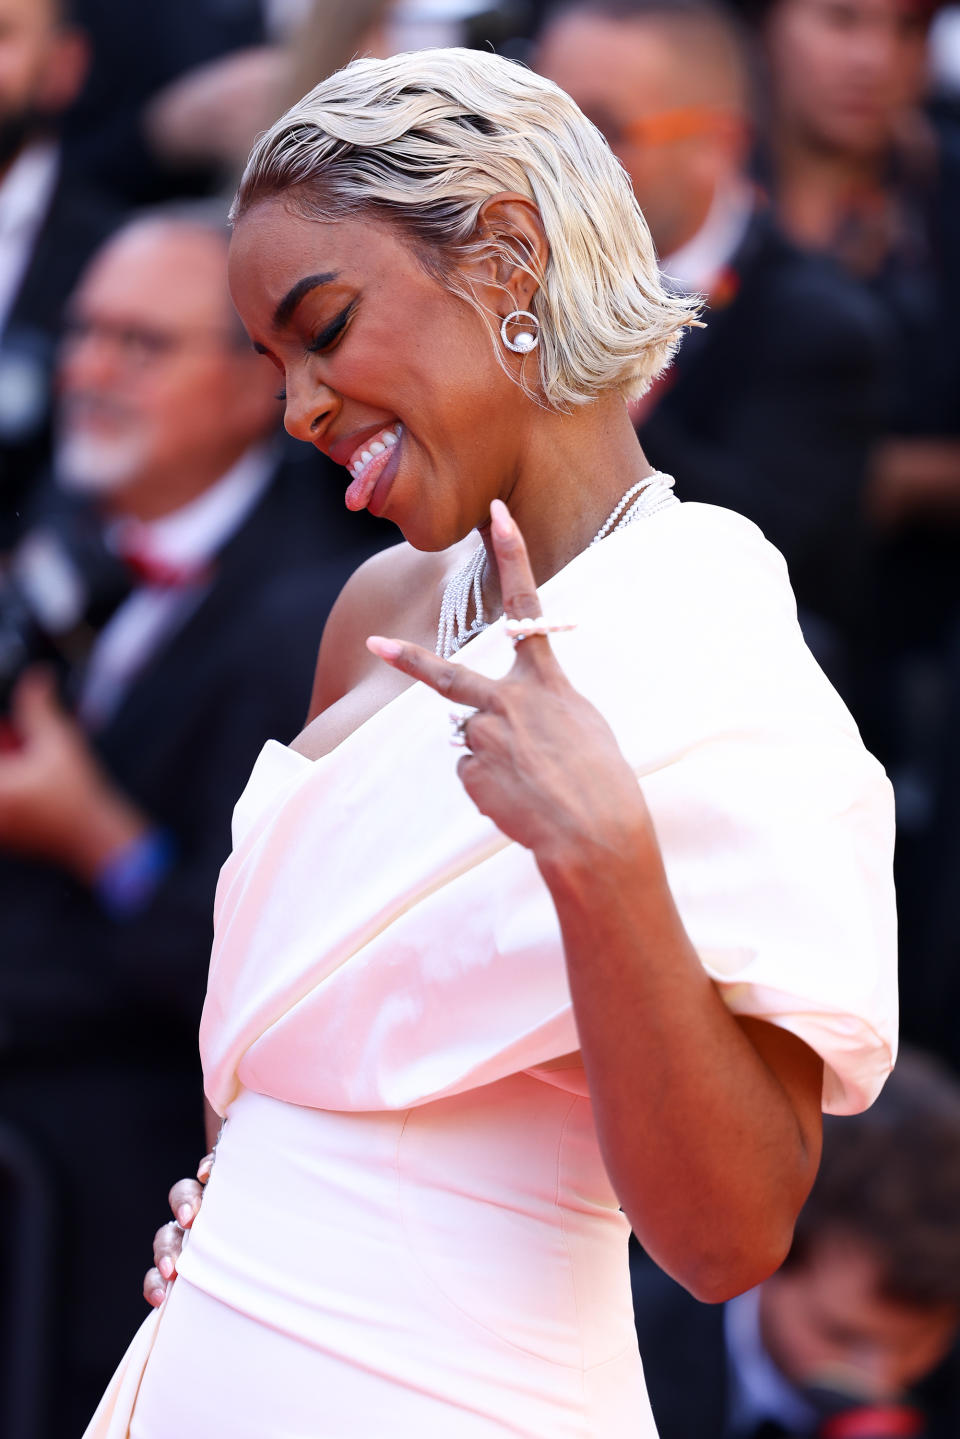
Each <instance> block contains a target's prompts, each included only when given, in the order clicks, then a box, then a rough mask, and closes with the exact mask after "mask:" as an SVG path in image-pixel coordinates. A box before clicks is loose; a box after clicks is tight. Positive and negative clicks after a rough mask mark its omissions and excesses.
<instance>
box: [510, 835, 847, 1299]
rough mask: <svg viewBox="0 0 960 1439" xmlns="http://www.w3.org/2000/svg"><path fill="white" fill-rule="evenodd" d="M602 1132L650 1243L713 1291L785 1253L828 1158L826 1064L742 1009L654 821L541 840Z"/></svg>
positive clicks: (707, 1294)
mask: <svg viewBox="0 0 960 1439" xmlns="http://www.w3.org/2000/svg"><path fill="white" fill-rule="evenodd" d="M538 860H539V863H540V868H541V872H542V873H543V876H544V879H545V880H546V883H547V885H548V887H549V888H550V891H551V894H552V896H553V900H554V904H555V906H556V910H557V914H558V917H559V920H560V927H561V931H562V934H563V941H564V948H565V952H566V959H567V969H568V973H569V982H570V989H571V994H572V998H573V1005H574V1012H575V1014H576V1019H577V1027H578V1031H579V1035H580V1044H581V1050H582V1053H583V1060H584V1065H585V1067H586V1072H587V1077H588V1080H589V1083H590V1091H591V1095H592V1098H593V1103H594V1108H595V1114H596V1123H597V1131H598V1135H599V1138H600V1144H601V1148H602V1151H603V1155H604V1160H605V1162H606V1164H607V1168H608V1171H609V1173H610V1177H611V1180H612V1182H613V1185H614V1188H615V1189H616V1192H617V1194H618V1196H619V1198H620V1201H621V1204H622V1205H623V1208H624V1210H625V1211H626V1214H627V1216H628V1218H629V1219H630V1222H631V1224H632V1226H633V1228H634V1231H635V1232H636V1234H637V1237H638V1238H639V1239H640V1241H641V1243H642V1244H643V1245H644V1246H645V1248H646V1249H647V1250H648V1251H649V1253H650V1254H651V1256H652V1257H653V1258H654V1259H655V1260H657V1262H658V1263H659V1264H661V1266H662V1267H663V1268H665V1269H666V1270H667V1271H668V1272H669V1273H671V1274H673V1275H674V1277H675V1278H677V1279H678V1280H679V1281H680V1282H681V1283H683V1284H684V1285H685V1286H686V1287H687V1288H688V1289H690V1290H691V1292H693V1293H694V1294H696V1295H697V1296H698V1297H699V1298H702V1299H707V1300H720V1299H723V1298H726V1297H728V1296H729V1295H730V1294H732V1293H737V1292H739V1291H740V1290H742V1289H745V1288H748V1287H750V1286H751V1285H752V1284H755V1283H757V1282H759V1281H760V1280H761V1279H762V1278H764V1277H765V1276H766V1275H767V1274H768V1273H770V1272H771V1271H772V1270H773V1269H774V1268H776V1267H777V1265H778V1264H779V1263H780V1261H781V1260H782V1258H783V1257H784V1255H785V1253H786V1250H787V1248H788V1246H789V1243H790V1237H791V1234H792V1229H793V1223H794V1220H795V1218H796V1215H797V1212H798V1211H799V1209H800V1206H801V1204H802V1203H803V1200H804V1198H805V1197H806V1194H807V1192H808V1190H809V1188H810V1185H811V1184H812V1182H813V1178H814V1175H815V1173H816V1167H817V1163H818V1161H819V1134H820V1125H819V1103H820V1085H821V1079H822V1066H821V1063H820V1060H819V1058H818V1057H817V1056H816V1055H814V1054H813V1052H812V1051H811V1050H809V1049H808V1048H807V1046H806V1045H804V1044H803V1043H802V1042H801V1041H800V1040H798V1039H796V1038H795V1037H794V1036H792V1035H790V1034H788V1033H786V1032H785V1031H782V1030H777V1029H775V1028H774V1027H773V1026H771V1025H767V1024H763V1023H762V1022H760V1021H749V1020H747V1021H737V1020H736V1019H735V1018H734V1017H733V1016H732V1015H731V1014H730V1012H729V1011H728V1010H727V1008H726V1006H725V1004H724V1003H723V1000H722V999H721V997H720V995H719V993H718V991H717V989H716V987H715V986H714V984H713V983H712V981H711V980H710V979H709V978H708V977H707V975H706V974H705V972H704V970H703V968H702V966H701V964H700V961H699V958H698V956H697V954H696V951H695V950H694V948H693V945H692V944H691V942H690V939H689V937H688V936H687V934H686V931H685V929H684V927H683V924H682V922H681V919H680V916H679V914H678V912H677V909H676V906H675V904H674V902H673V898H672V895H671V894H670V890H669V887H668V885H667V881H666V876H665V874H664V870H663V865H662V861H661V858H660V852H659V848H658V846H657V844H656V839H655V837H654V836H653V831H652V827H651V826H650V825H649V822H646V823H640V824H638V825H637V826H636V827H635V831H634V832H633V833H632V834H630V833H629V832H628V838H627V839H626V841H625V840H624V835H623V834H622V833H621V835H620V836H618V840H617V845H616V848H613V847H611V848H609V849H606V848H601V849H599V850H598V849H597V846H596V844H595V843H593V842H591V843H590V844H589V845H586V844H580V845H572V844H570V843H569V842H568V843H566V844H565V845H564V846H562V847H561V848H560V850H559V851H558V852H555V853H553V854H551V855H550V857H549V858H543V857H542V856H538Z"/></svg>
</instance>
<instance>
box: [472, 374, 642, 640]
mask: <svg viewBox="0 0 960 1439" xmlns="http://www.w3.org/2000/svg"><path fill="white" fill-rule="evenodd" d="M530 429H531V433H530V436H529V443H528V444H526V445H525V446H524V459H523V464H522V466H521V467H520V468H519V469H518V471H517V473H516V475H515V476H514V477H513V479H512V480H511V482H510V484H509V485H507V486H505V490H506V492H505V493H503V494H502V495H501V498H502V499H503V500H504V501H505V503H506V504H507V505H508V506H509V508H510V513H511V514H512V515H513V518H514V519H515V520H516V522H517V524H518V525H519V527H520V532H521V534H522V535H523V537H524V540H525V542H526V546H527V550H528V552H529V555H530V564H531V568H532V570H533V575H534V579H535V580H536V582H537V584H538V585H542V584H544V583H545V582H546V581H547V580H548V579H550V578H551V576H553V575H555V574H556V573H557V572H558V571H559V570H562V569H563V567H564V566H565V565H567V564H569V563H570V561H571V560H572V559H573V558H574V556H575V555H578V554H579V553H580V552H581V550H584V549H586V548H587V546H588V545H589V544H590V542H591V540H592V539H593V538H594V536H595V535H596V533H597V531H598V529H599V528H600V526H601V525H602V524H603V522H604V520H606V518H607V517H608V515H609V514H610V512H611V511H612V510H613V509H614V507H615V506H616V504H617V501H618V500H619V499H620V498H621V497H622V496H623V495H624V494H625V492H626V491H627V490H628V489H630V487H631V486H632V485H635V484H636V483H637V481H638V480H641V479H643V478H644V477H645V476H646V475H649V474H651V473H652V472H653V467H652V466H651V465H650V464H649V463H648V461H647V459H646V456H645V455H644V453H643V451H642V450H641V448H640V444H639V442H638V440H637V436H636V434H635V432H634V429H633V425H632V424H631V422H630V416H629V415H628V413H627V407H626V404H625V402H624V401H623V400H622V399H621V398H620V396H619V395H614V396H610V397H609V398H606V399H602V400H598V401H596V402H595V403H594V404H592V405H589V406H586V407H584V408H583V409H580V410H574V411H573V412H571V413H568V414H565V415H556V414H552V413H550V412H543V411H541V412H538V414H537V415H536V416H535V417H534V419H533V422H532V423H531V427H530ZM480 537H481V539H482V540H483V543H484V545H485V547H486V551H487V569H486V574H485V577H484V584H483V594H484V603H485V605H486V606H487V607H488V610H489V612H490V613H499V612H500V610H501V609H502V604H501V595H500V586H499V580H498V576H497V567H496V561H495V559H494V555H493V545H492V541H491V538H490V527H489V524H486V525H483V526H482V527H481V529H480Z"/></svg>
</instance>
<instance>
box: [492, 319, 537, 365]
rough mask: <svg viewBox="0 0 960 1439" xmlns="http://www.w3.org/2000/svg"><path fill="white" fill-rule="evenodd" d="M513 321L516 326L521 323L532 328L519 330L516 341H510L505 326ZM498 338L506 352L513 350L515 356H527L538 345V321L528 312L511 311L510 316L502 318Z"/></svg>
mask: <svg viewBox="0 0 960 1439" xmlns="http://www.w3.org/2000/svg"><path fill="white" fill-rule="evenodd" d="M513 320H516V321H517V323H518V324H519V323H521V322H522V323H523V324H524V325H526V326H533V327H534V328H533V329H532V330H531V329H529V328H528V329H523V330H521V331H520V333H519V335H517V337H516V339H513V340H511V339H510V336H509V335H508V334H507V326H508V325H509V324H510V323H511V322H512V321H513ZM500 338H501V340H502V341H503V343H504V344H505V345H506V347H507V349H508V350H513V351H514V353H515V354H517V355H529V353H530V351H531V350H535V349H536V348H537V346H538V345H539V343H540V321H539V320H538V319H537V317H536V315H534V314H532V313H531V311H530V310H511V312H510V314H509V315H506V316H505V317H504V320H503V323H502V324H501V326H500Z"/></svg>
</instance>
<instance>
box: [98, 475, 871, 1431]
mask: <svg viewBox="0 0 960 1439" xmlns="http://www.w3.org/2000/svg"><path fill="white" fill-rule="evenodd" d="M542 598H543V604H544V608H545V610H546V611H547V613H549V614H554V615H556V616H558V617H559V618H562V619H564V620H568V619H576V620H577V621H578V625H577V628H576V629H575V630H573V631H572V632H570V633H568V634H564V635H561V636H559V637H558V638H557V641H556V649H557V654H558V657H559V659H560V661H561V663H562V664H563V666H564V668H565V670H566V672H567V674H568V675H569V677H570V679H571V681H572V682H573V684H574V685H575V686H576V687H577V688H578V689H580V690H581V691H582V692H583V693H584V694H586V695H587V696H588V698H589V699H591V700H592V701H593V702H594V703H595V704H596V705H597V706H598V708H599V709H600V710H601V711H602V713H603V714H604V715H605V716H606V718H607V719H608V720H609V722H610V724H611V725H612V727H613V730H614V732H615V734H616V736H617V739H618V742H619V744H620V747H621V749H622V750H623V752H624V754H625V755H626V757H627V759H628V760H629V762H630V764H631V766H632V768H633V770H634V772H635V773H636V775H637V778H638V781H639V783H640V786H641V788H642V791H643V794H644V796H645V799H646V802H647V805H648V806H649V809H650V812H651V815H652V817H653V821H654V824H655V827H656V831H657V835H658V838H659V842H660V846H661V848H662V851H663V855H664V859H665V864H666V870H667V875H668V878H669V881H670V885H671V888H672V891H673V894H674V896H675V898H676V901H677V904H678V906H679V910H680V913H681V915H682V917H683V920H684V923H685V925H686V928H687V931H688V933H689V935H690V937H691V939H692V941H693V943H694V944H695V946H696V947H697V950H698V952H699V955H700V957H701V960H702V963H703V965H704V967H705V969H706V971H707V973H708V974H709V975H710V976H711V977H712V979H713V980H714V981H715V983H716V984H717V986H718V989H719V991H720V993H721V994H722V996H723V998H724V999H725V1001H726V1003H727V1004H728V1006H729V1008H730V1009H731V1011H733V1012H734V1013H736V1014H738V1015H753V1016H757V1017H760V1018H763V1019H766V1020H769V1021H771V1022H773V1023H775V1024H778V1025H782V1026H783V1027H784V1028H786V1029H788V1030H790V1031H792V1032H793V1033H794V1034H797V1035H799V1036H800V1037H801V1038H802V1039H804V1040H805V1041H806V1043H807V1044H809V1045H811V1046H812V1047H813V1048H814V1049H815V1050H816V1051H817V1052H818V1053H819V1054H820V1055H821V1056H822V1057H823V1060H824V1062H825V1078H824V1091H823V1103H824V1107H825V1109H827V1110H830V1111H833V1112H839V1113H844V1112H853V1111H856V1110H858V1109H861V1108H863V1107H865V1106H866V1105H867V1104H869V1103H870V1102H871V1100H872V1099H873V1098H874V1097H875V1095H876V1093H877V1092H878V1090H879V1088H880V1086H881V1085H882V1083H883V1080H884V1078H885V1076H886V1074H887V1073H888V1071H889V1069H890V1067H891V1065H892V1062H893V1058H894V1052H895V1046H896V982H895V917H894V902H893V888H892V879H891V867H892V832H893V822H892V801H891V794H890V787H889V785H888V783H887V780H886V778H885V776H884V774H883V771H882V769H881V768H880V766H879V765H878V764H877V763H876V761H875V760H874V759H872V758H871V756H870V755H869V754H868V753H867V752H866V750H865V749H864V747H863V745H862V743H861V740H860V737H859V735H858V733H857V729H856V726H855V725H854V722H853V720H852V719H851V717H850V715H849V713H848V711H847V710H846V708H845V706H844V705H843V703H842V702H841V700H840V699H839V698H838V696H837V695H836V693H835V692H834V691H833V690H832V689H831V687H830V685H829V684H828V683H827V681H826V680H825V678H824V677H823V675H822V673H821V672H820V670H819V669H818V668H817V665H816V663H815V662H814V660H813V659H812V657H811V656H810V654H809V652H808V651H807V649H806V647H805V645H804V643H803V639H802V636H801V634H800V630H799V628H798V625H797V620H796V607H795V604H794V600H793V596H792V593H791V590H790V586H789V583H788V579H787V574H786V567H785V565H784V562H783V560H782V558H781V557H780V555H779V554H778V553H777V552H776V551H775V550H774V549H773V548H772V547H771V546H770V545H768V544H767V543H766V541H765V540H764V539H763V537H762V535H761V534H760V532H759V530H757V529H756V528H755V527H754V526H753V525H752V524H750V523H749V522H748V521H747V520H744V519H742V518H740V517H739V516H736V515H734V514H731V513H729V512H727V511H724V510H721V509H717V508H714V507H712V506H705V505H697V504H683V505H676V506H674V507H672V508H670V509H666V510H664V511H662V512H661V513H659V514H657V515H655V516H653V517H651V518H649V519H646V520H643V521H642V522H638V523H636V524H634V525H632V526H630V527H629V528H627V529H624V530H622V531H620V532H617V533H615V534H613V535H612V536H610V537H609V538H608V539H605V540H604V541H603V542H602V543H600V544H598V545H596V546H594V547H591V548H590V549H587V550H586V551H584V552H583V553H582V554H580V555H579V556H577V557H576V558H575V559H574V560H573V561H572V562H571V563H570V564H569V565H567V566H566V567H565V568H564V569H563V570H561V571H560V572H559V573H558V574H557V575H555V576H554V577H553V578H552V579H551V580H550V581H549V582H548V583H547V584H546V585H545V586H544V587H543V590H542ZM512 653H513V652H512V646H511V644H510V642H509V640H508V639H507V637H506V636H505V634H504V633H503V626H502V624H501V623H496V624H494V625H492V626H491V627H490V628H489V629H487V630H486V631H485V632H484V633H483V634H481V635H480V636H479V637H478V638H477V639H476V640H475V641H473V642H472V643H471V644H470V645H469V647H468V648H467V649H466V650H465V651H464V652H462V653H461V655H460V656H459V657H458V658H459V659H461V660H462V662H464V663H467V664H469V665H470V666H471V667H472V668H474V669H476V670H479V671H481V672H483V673H485V674H488V675H496V674H501V673H504V672H505V671H506V669H507V668H508V667H509V665H510V663H511V660H512ZM448 710H449V705H448V704H447V703H445V702H444V701H443V700H442V699H440V698H439V697H438V696H437V695H436V694H434V693H433V692H432V691H430V690H428V689H427V688H426V687H424V686H414V687H413V688H411V689H408V690H406V691H405V692H404V693H402V694H401V695H400V696H398V697H397V698H396V699H394V700H393V701H392V703H390V704H388V705H387V706H386V707H385V708H384V709H382V710H381V711H380V712H379V713H377V714H376V715H374V716H373V717H372V718H371V719H370V720H368V721H367V722H366V723H365V724H363V725H362V726H361V727H360V728H359V729H358V730H357V731H356V732H355V733H354V734H353V735H351V736H350V737H349V738H348V739H346V740H345V741H344V742H343V743H342V744H340V745H339V746H338V747H337V749H335V750H334V751H333V752H332V753H331V754H329V755H327V756H326V757H325V758H323V759H320V760H318V761H315V762H311V761H308V760H306V759H305V758H303V757H301V756H299V755H297V754H296V753H294V752H292V751H290V750H288V749H286V748H284V747H283V746H281V745H279V744H277V743H275V742H272V741H271V742H270V743H268V744H267V746H266V747H265V749H264V750H263V752H262V754H261V755H260V758H259V759H258V761H257V764H256V766H255V768H254V771H253V774H252V776H251V779H250V782H249V784H248V786H247V789H246V790H245V792H244V794H243V796H242V797H241V799H240V801H239V803H238V805H237V809H236V814H235V820H234V849H233V853H232V854H231V856H230V858H229V859H228V861H227V863H226V864H225V866H224V869H223V872H222V875H221V879H220V884H219V888H218V892H217V900H216V912H215V941H214V948H213V955H212V959H211V965H210V980H209V990H208V995H207V1001H206V1006H205V1009H204V1015H203V1023H202V1029H201V1050H202V1056H203V1063H204V1073H205V1084H206V1090H207V1094H208V1096H209V1098H210V1101H211V1103H212V1104H213V1106H214V1108H215V1109H216V1110H218V1112H219V1113H221V1114H223V1115H225V1116H226V1124H225V1127H224V1130H223V1133H222V1137H221V1139H220V1143H219V1146H218V1151H217V1158H216V1165H215V1168H214V1171H213V1175H212V1177H211V1179H210V1182H209V1184H208V1187H207V1192H206V1196H205V1199H204V1202H203V1206H202V1209H201V1212H200V1215H199V1217H198V1219H197V1221H196V1223H195V1225H194V1228H193V1233H192V1235H191V1237H190V1239H189V1242H188V1244H187V1246H186V1247H185V1249H184V1253H183V1256H182V1260H181V1263H180V1270H179V1278H178V1279H177V1281H176V1282H175V1283H174V1284H173V1285H172V1286H171V1289H170V1293H169V1295H168V1298H167V1300H166V1302H165V1304H164V1306H163V1308H162V1309H161V1310H160V1311H158V1312H157V1313H154V1314H152V1315H151V1316H150V1317H149V1318H148V1319H147V1321H146V1322H145V1324H144V1326H143V1328H142V1329H141V1331H140V1333H139V1334H138V1335H137V1337H136V1339H135V1340H134V1343H133V1345H132V1346H131V1349H130V1351H129V1352H128V1355H127V1357H126V1359H125V1361H124V1362H123V1364H122V1365H121V1367H120V1369H119V1370H118V1373H117V1376H116V1377H115V1379H114V1381H113V1384H112V1385H111V1388H110V1389H109V1390H108V1392H107V1394H106V1395H105V1397H104V1400H103V1403H102V1404H101V1406H100V1408H99V1409H98V1411H97V1415H96V1416H95V1417H94V1420H93V1421H92V1423H91V1426H90V1429H89V1430H88V1436H89V1439H102V1436H110V1439H124V1436H127V1435H129V1436H130V1439H210V1436H211V1435H216V1436H223V1439H386V1436H390V1439H425V1436H431V1439H432V1436H437V1439H502V1436H511V1435H514V1436H523V1439H627V1436H630V1439H641V1436H647V1439H652V1436H654V1435H655V1428H654V1422H653V1418H652V1416H651V1414H650V1409H649V1405H648V1403H647V1399H646V1396H645V1391H644V1384H643V1374H642V1368H641V1360H640V1357H639V1355H638V1353H637V1345H636V1339H635V1334H634V1326H633V1317H632V1307H631V1297H630V1289H629V1282H628V1273H627V1259H626V1249H627V1233H628V1229H627V1222H626V1220H625V1218H624V1216H623V1215H622V1214H621V1212H620V1210H619V1207H618V1204H617V1197H616V1195H615V1193H614V1191H613V1189H612V1186H611V1184H610V1181H609V1178H608V1177H607V1174H606V1172H605V1169H604V1165H603V1161H602V1158H601V1155H600V1151H599V1148H598V1143H597V1137H596V1132H595V1128H594V1123H593V1118H592V1107H591V1100H590V1095H589V1091H588V1088H587V1085H586V1082H585V1077H584V1072H583V1068H582V1065H581V1063H580V1059H579V1056H578V1040H577V1031H576V1023H575V1018H574V1014H573V1011H572V1006H571V1000H570V994H569V989H568V985H567V977H566V970H565V963H564V956H563V950H562V945H561V940H560V934H559V928H558V924H557V919H556V915H555V912H554V908H553V905H552V902H551V899H550V895H549V893H548V891H547V889H546V887H545V885H544V884H543V882H542V880H541V878H540V876H539V873H538V870H537V868H536V865H535V863H534V860H533V858H532V856H531V855H530V854H529V852H527V851H526V850H524V849H523V848H522V847H520V846H518V845H516V844H514V843H511V842H510V841H509V840H507V839H506V838H505V836H504V835H503V834H502V833H501V832H500V831H499V830H498V829H497V828H496V827H495V826H494V825H493V824H492V823H491V822H490V821H489V820H487V819H485V818H484V817H483V816H481V815H480V814H479V813H478V812H477V811H476V810H475V808H474V807H473V805H472V804H471V802H470V801H469V799H468V798H467V796H466V795H465V793H464V791H463V789H462V787H461V785H460V782H459V780H458V778H457V775H456V768H455V765H456V757H457V752H456V751H455V750H451V748H450V747H449V745H448V743H447V739H448V733H449V718H448ZM637 1045H638V1051H639V1052H638V1073H639V1075H640V1079H639V1080H638V1082H639V1083H642V1082H643V1080H642V1074H643V1053H642V1046H643V1035H642V1034H638V1035H637ZM663 1123H664V1124H665V1125H669V1124H670V1111H669V1107H666V1108H665V1110H664V1114H663ZM133 1282H135V1276H131V1283H133Z"/></svg>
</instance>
